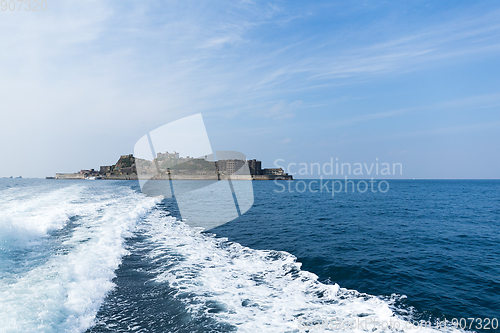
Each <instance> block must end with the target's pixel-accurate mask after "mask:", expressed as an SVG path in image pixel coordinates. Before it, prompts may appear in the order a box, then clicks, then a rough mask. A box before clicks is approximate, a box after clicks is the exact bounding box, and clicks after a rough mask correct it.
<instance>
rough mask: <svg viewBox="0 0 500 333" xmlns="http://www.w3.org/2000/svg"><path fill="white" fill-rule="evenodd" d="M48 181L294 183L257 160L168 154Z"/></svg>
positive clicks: (125, 158)
mask: <svg viewBox="0 0 500 333" xmlns="http://www.w3.org/2000/svg"><path fill="white" fill-rule="evenodd" d="M46 179H87V180H95V179H112V180H138V179H145V180H146V179H170V180H225V179H231V180H292V179H293V177H292V175H289V174H287V173H286V172H285V171H284V170H283V169H282V168H264V169H263V168H262V162H261V161H258V160H256V159H253V160H244V159H237V158H234V159H221V160H217V161H212V160H211V157H210V156H205V157H204V158H194V157H189V156H186V157H180V156H179V153H177V152H175V151H174V152H172V153H169V152H168V151H167V152H165V153H157V156H156V158H154V159H153V161H149V160H145V159H141V158H135V157H134V155H133V154H129V155H122V156H120V158H119V159H118V161H117V162H116V163H115V164H113V165H103V166H101V167H100V168H99V171H97V170H94V169H90V170H80V171H79V172H76V173H56V175H55V177H46Z"/></svg>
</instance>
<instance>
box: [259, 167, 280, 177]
mask: <svg viewBox="0 0 500 333" xmlns="http://www.w3.org/2000/svg"><path fill="white" fill-rule="evenodd" d="M262 174H263V175H268V176H270V175H274V176H284V175H285V171H284V170H283V169H282V168H270V169H263V170H262Z"/></svg>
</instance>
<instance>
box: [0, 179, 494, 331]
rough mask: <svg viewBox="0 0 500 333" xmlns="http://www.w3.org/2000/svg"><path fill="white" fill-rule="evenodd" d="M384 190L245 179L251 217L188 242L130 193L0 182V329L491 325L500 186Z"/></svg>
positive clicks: (119, 184) (174, 224)
mask: <svg viewBox="0 0 500 333" xmlns="http://www.w3.org/2000/svg"><path fill="white" fill-rule="evenodd" d="M390 185H391V189H390V191H389V192H387V193H385V194H382V193H375V194H374V193H369V192H368V193H364V194H360V193H344V194H336V195H335V197H332V196H331V194H329V193H310V192H307V191H306V192H304V193H297V192H294V193H288V192H287V191H285V192H284V193H276V191H277V190H280V189H281V188H279V187H278V186H277V185H276V184H274V183H273V182H265V181H263V182H254V192H255V203H254V206H253V207H252V208H251V210H250V211H248V212H247V213H246V214H245V215H243V216H242V217H240V218H238V219H237V220H235V221H232V222H230V223H228V224H225V225H223V226H220V227H218V228H216V229H213V230H210V231H209V232H202V231H201V230H200V229H193V228H190V227H188V226H187V225H186V224H184V223H183V222H182V221H180V219H179V218H180V217H179V213H178V210H177V207H176V205H175V202H173V201H172V200H171V199H167V200H163V201H160V200H156V199H151V198H147V197H144V196H143V195H142V194H141V193H140V191H139V187H138V185H137V184H136V183H135V182H131V181H54V180H24V179H23V180H18V179H13V180H0V212H1V213H0V323H1V325H0V331H1V332H66V331H67V332H85V331H88V332H128V331H134V332H231V331H239V332H306V331H307V330H309V331H310V332H321V331H337V332H338V331H342V329H340V328H339V327H336V326H335V323H338V322H344V323H353V322H355V321H357V322H358V324H357V326H352V327H344V328H345V329H344V331H360V332H361V331H370V332H371V331H372V328H373V326H369V325H367V324H366V323H367V320H372V321H378V322H381V323H382V322H390V321H396V320H397V321H398V323H399V324H401V325H403V327H400V328H401V330H402V331H408V332H415V331H417V330H416V329H413V328H411V326H406V327H404V324H405V323H412V322H414V321H415V320H421V319H425V320H430V321H432V322H433V323H434V324H435V323H436V320H438V319H445V318H446V319H448V320H451V319H452V318H469V317H477V318H499V317H500V278H499V277H500V247H499V246H498V244H499V241H500V235H499V231H500V182H498V181H392V182H390ZM314 186H316V185H312V188H313V189H314ZM360 320H361V326H359V321H360ZM363 320H365V322H364V326H363ZM367 326H368V327H367ZM435 329H437V328H436V327H433V328H432V329H428V330H427V329H426V330H425V331H431V330H435ZM440 330H441V331H453V330H454V329H453V328H452V327H450V326H448V327H446V328H441V329H440ZM378 331H396V330H395V329H394V328H393V329H390V328H389V329H388V328H387V327H383V329H381V330H378ZM420 331H424V330H420ZM483 331H484V332H498V331H499V330H498V329H496V330H494V329H490V330H483Z"/></svg>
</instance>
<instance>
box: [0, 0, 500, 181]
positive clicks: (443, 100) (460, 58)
mask: <svg viewBox="0 0 500 333" xmlns="http://www.w3.org/2000/svg"><path fill="white" fill-rule="evenodd" d="M47 3H48V7H47V10H46V11H45V12H23V11H19V12H18V11H14V12H9V11H5V12H3V11H0V31H1V34H0V112H1V116H2V117H1V118H2V121H1V122H0V139H1V147H2V149H1V154H2V160H3V163H2V166H1V167H0V177H1V176H11V175H14V176H16V175H23V176H24V177H45V176H47V175H53V174H54V173H55V172H73V171H77V170H79V169H82V168H98V167H99V165H106V164H113V163H114V162H115V161H116V160H117V158H118V156H119V155H120V154H127V153H132V152H133V147H134V144H135V142H136V141H137V140H138V139H139V138H140V137H142V136H143V135H144V134H145V133H147V132H149V131H151V130H153V129H155V128H157V127H159V126H161V125H163V124H166V123H168V122H171V121H174V120H177V119H179V118H182V117H185V116H188V115H192V114H195V113H199V112H201V113H202V114H203V117H204V120H205V124H206V127H207V131H208V134H209V137H210V140H211V144H212V148H213V149H214V150H236V151H240V152H243V153H245V154H246V155H247V157H248V158H257V159H261V160H262V161H263V163H264V165H265V166H268V167H271V166H272V165H273V164H274V161H275V160H276V159H282V160H284V161H285V162H284V163H283V162H281V164H287V163H291V162H294V163H308V164H309V163H326V162H329V161H330V158H331V157H333V158H334V159H335V158H338V159H339V161H342V162H347V163H351V164H352V163H372V162H374V161H375V159H376V158H378V161H380V162H389V163H396V162H397V163H402V164H403V175H402V177H403V178H500V168H499V167H498V165H499V163H500V157H499V156H500V154H499V153H500V151H499V150H500V149H499V144H498V142H500V140H499V139H500V131H499V129H500V65H499V64H500V61H499V59H500V57H499V56H500V3H498V2H496V1H483V2H480V3H472V2H466V1H454V2H451V1H449V2H434V1H404V2H396V1H394V2H384V1H350V2H344V1H342V2H331V1H313V2H305V1H294V2H285V1H270V2H260V1H217V2H201V1H199V2H191V1H164V2H163V1H162V2H160V1H140V2H139V1H135V2H134V1H119V2H118V1H102V0H101V1H71V2H70V1H51V0H47Z"/></svg>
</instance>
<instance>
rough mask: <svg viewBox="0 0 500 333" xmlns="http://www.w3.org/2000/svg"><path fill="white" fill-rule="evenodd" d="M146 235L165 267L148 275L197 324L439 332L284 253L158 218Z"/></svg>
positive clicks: (254, 329) (286, 329)
mask: <svg viewBox="0 0 500 333" xmlns="http://www.w3.org/2000/svg"><path fill="white" fill-rule="evenodd" d="M143 228H144V233H145V234H149V236H150V237H151V244H152V248H153V250H152V251H151V255H150V257H151V258H150V259H151V260H152V261H154V262H155V263H156V265H153V266H155V267H157V266H158V264H159V265H160V267H161V268H160V269H158V268H155V272H151V273H155V274H156V278H155V281H156V282H158V283H167V284H168V285H169V286H170V287H172V288H174V289H175V290H176V294H175V297H176V298H177V299H178V300H180V301H182V302H183V303H184V304H185V306H186V308H187V310H188V312H189V313H190V314H191V315H192V316H195V317H196V316H205V317H206V316H208V317H211V318H213V319H215V320H217V321H219V322H223V323H226V324H229V325H230V326H231V327H233V329H237V330H238V332H299V331H308V330H309V331H310V332H316V331H318V332H321V331H346V332H366V331H372V329H374V328H376V329H378V330H377V331H384V332H390V331H398V332H401V331H409V332H415V331H418V332H436V331H437V330H436V329H435V327H434V328H432V327H429V325H426V324H423V325H422V324H421V325H420V326H418V325H417V324H415V325H417V326H415V325H414V323H413V322H411V318H410V317H409V316H406V317H404V316H402V315H401V314H396V312H395V311H394V301H395V300H394V298H393V299H390V298H389V299H382V298H379V297H375V296H371V295H367V294H363V293H359V292H357V291H355V290H347V289H344V288H340V286H338V285H337V284H324V283H321V282H319V281H318V277H317V276H316V275H315V274H313V273H310V272H307V271H303V270H301V264H300V263H298V262H297V261H296V258H295V257H294V256H293V255H291V254H289V253H287V252H279V251H263V250H254V249H250V248H247V247H244V246H241V245H240V244H237V243H232V242H229V241H228V240H227V239H224V238H216V237H215V235H212V234H207V233H202V229H193V228H190V227H189V226H187V225H186V224H184V223H183V222H181V221H178V220H176V219H175V218H173V217H169V216H162V214H161V213H158V212H157V213H154V214H151V215H150V216H149V217H148V219H147V222H146V224H144V225H143ZM402 312H403V311H400V313H402ZM348 325H350V326H348ZM441 331H446V332H448V331H450V332H451V331H454V330H453V329H452V328H451V327H450V326H447V327H443V328H441Z"/></svg>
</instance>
